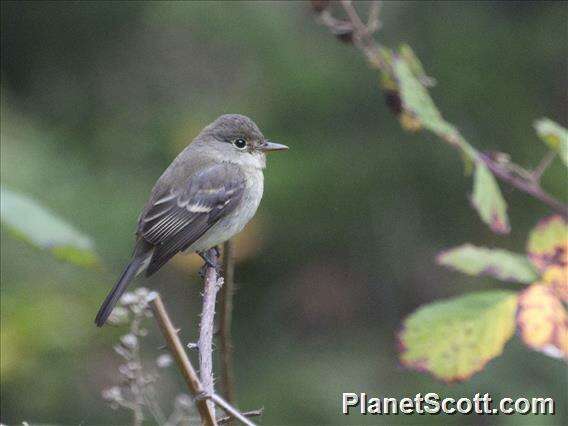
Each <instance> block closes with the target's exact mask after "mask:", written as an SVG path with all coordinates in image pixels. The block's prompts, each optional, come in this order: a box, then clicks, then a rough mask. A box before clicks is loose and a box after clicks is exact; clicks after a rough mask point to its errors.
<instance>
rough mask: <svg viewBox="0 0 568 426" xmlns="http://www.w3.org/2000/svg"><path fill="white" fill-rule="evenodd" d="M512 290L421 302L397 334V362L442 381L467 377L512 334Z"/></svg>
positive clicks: (500, 348) (485, 361) (513, 329)
mask: <svg viewBox="0 0 568 426" xmlns="http://www.w3.org/2000/svg"><path fill="white" fill-rule="evenodd" d="M516 307H517V296H516V293H515V292H512V291H487V292H481V293H473V294H469V295H466V296H462V297H457V298H454V299H449V300H446V301H441V302H436V303H432V304H430V305H427V306H424V307H422V308H420V309H418V310H417V311H416V312H414V313H413V314H412V315H410V316H409V317H408V318H407V319H406V320H405V322H404V325H403V328H402V330H401V331H400V333H399V341H400V359H401V362H402V364H403V365H404V366H405V367H407V368H411V369H414V370H418V371H423V372H429V373H431V374H432V375H433V376H434V377H436V378H438V379H441V380H444V381H446V382H452V381H460V380H466V379H468V378H469V377H471V376H472V375H473V374H475V373H477V372H479V371H481V370H482V369H483V368H484V367H485V365H486V364H487V363H488V362H489V361H490V360H491V359H493V358H495V357H496V356H498V355H500V354H501V353H502V352H503V348H504V346H505V344H506V343H507V341H508V340H509V339H510V338H511V337H512V336H513V334H514V332H515V311H516Z"/></svg>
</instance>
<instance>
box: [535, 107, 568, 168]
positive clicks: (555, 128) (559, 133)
mask: <svg viewBox="0 0 568 426" xmlns="http://www.w3.org/2000/svg"><path fill="white" fill-rule="evenodd" d="M534 127H535V129H536V132H537V133H538V135H539V136H540V138H541V139H542V140H543V141H544V142H545V143H546V144H547V145H548V146H549V147H550V149H552V150H554V151H555V152H557V153H558V155H559V156H560V158H561V159H562V161H563V162H564V164H565V165H566V166H567V167H568V130H566V129H565V128H564V127H562V126H560V125H559V124H558V123H555V122H554V121H552V120H549V119H548V118H542V119H540V120H537V121H536V122H535V124H534Z"/></svg>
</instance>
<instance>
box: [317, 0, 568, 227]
mask: <svg viewBox="0 0 568 426" xmlns="http://www.w3.org/2000/svg"><path fill="white" fill-rule="evenodd" d="M329 3H330V2H329V1H323V2H322V1H318V0H312V8H313V10H314V11H315V12H316V13H317V20H318V21H319V22H320V23H321V24H323V25H325V26H326V27H327V28H328V29H329V30H330V32H331V33H332V34H334V35H335V36H336V37H337V38H338V39H339V40H341V41H344V42H353V44H354V45H355V46H356V47H357V48H358V49H359V50H361V52H362V53H363V54H364V55H365V57H366V58H367V61H368V62H369V64H370V65H371V67H373V68H375V69H377V70H380V71H383V72H385V73H388V74H390V75H392V74H393V73H392V70H391V69H390V65H389V62H388V61H387V60H386V59H385V57H384V54H383V51H382V50H381V46H380V45H379V43H377V41H376V40H375V38H374V37H373V33H375V32H376V31H377V30H379V29H380V28H381V23H380V20H379V18H380V16H379V10H380V5H381V2H379V1H376V0H375V1H372V2H371V5H370V7H369V18H368V21H367V24H365V23H364V22H363V20H362V19H361V18H360V16H359V14H358V12H357V10H356V9H355V7H354V6H353V2H352V1H350V0H340V1H339V4H340V5H341V7H342V8H343V11H344V12H345V15H346V17H347V19H337V18H335V17H334V16H333V15H332V13H331V12H330V10H329V9H330V8H329ZM387 95H388V94H387ZM437 135H438V137H440V138H441V139H442V140H444V142H446V143H448V144H450V145H452V146H454V147H458V148H459V145H456V143H455V140H454V139H453V136H452V135H450V134H446V133H441V132H438V133H437ZM553 157H554V155H553V154H548V155H547V156H546V157H545V158H544V159H543V161H542V162H541V164H539V166H537V168H536V169H535V170H534V171H533V172H532V173H531V172H528V171H526V170H525V169H523V168H522V167H520V166H518V165H516V164H514V163H507V164H503V163H501V162H499V161H495V160H494V159H493V158H491V156H488V155H484V154H480V153H477V159H478V160H479V161H483V162H484V163H485V164H486V165H487V167H488V168H489V169H490V170H491V171H492V172H493V174H494V175H495V176H496V177H497V178H499V179H500V180H501V181H503V182H505V183H507V184H509V185H511V186H512V187H514V188H516V189H518V190H520V191H522V192H525V193H526V194H529V195H531V196H532V197H534V198H536V199H537V200H539V201H541V202H543V203H544V204H546V205H548V206H549V207H550V208H552V209H553V210H555V211H556V212H558V213H559V214H561V215H562V216H563V217H564V218H567V219H568V206H567V205H565V204H563V203H562V202H560V201H559V200H557V199H555V198H554V197H552V196H551V195H550V194H548V193H546V192H545V191H544V190H543V189H542V187H541V185H540V178H541V176H542V174H543V173H544V171H545V170H546V168H547V167H548V166H549V165H550V163H551V161H552V159H553ZM514 170H520V171H521V172H522V173H520V174H519V173H515V172H513V171H514Z"/></svg>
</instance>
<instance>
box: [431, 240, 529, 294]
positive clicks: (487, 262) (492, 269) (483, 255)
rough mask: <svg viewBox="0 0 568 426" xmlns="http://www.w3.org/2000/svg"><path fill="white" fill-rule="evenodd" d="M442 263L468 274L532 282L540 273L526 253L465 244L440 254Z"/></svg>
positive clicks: (439, 259) (440, 262)
mask: <svg viewBox="0 0 568 426" xmlns="http://www.w3.org/2000/svg"><path fill="white" fill-rule="evenodd" d="M437 261H438V263H439V264H440V265H443V266H447V267H449V268H452V269H455V270H457V271H460V272H463V273H464V274H468V275H489V276H491V277H495V278H497V279H499V280H502V281H514V282H520V283H526V284H530V283H532V282H534V281H535V280H536V279H538V274H537V273H536V272H535V270H534V269H533V267H532V264H531V262H530V261H529V259H527V257H526V256H525V255H522V254H517V253H511V252H510V251H507V250H500V249H488V248H485V247H476V246H474V245H471V244H464V245H462V246H459V247H455V248H453V249H450V250H445V251H443V252H441V253H440V254H439V255H438V258H437Z"/></svg>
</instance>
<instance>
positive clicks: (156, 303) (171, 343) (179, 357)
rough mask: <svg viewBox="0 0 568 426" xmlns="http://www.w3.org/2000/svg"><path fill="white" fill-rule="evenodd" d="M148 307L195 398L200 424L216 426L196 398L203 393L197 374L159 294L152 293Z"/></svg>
mask: <svg viewBox="0 0 568 426" xmlns="http://www.w3.org/2000/svg"><path fill="white" fill-rule="evenodd" d="M150 306H151V307H152V311H153V313H154V318H156V321H157V322H158V325H159V326H160V329H161V330H162V334H163V335H164V338H165V339H166V342H167V344H168V347H169V349H170V352H171V353H172V355H173V356H174V358H175V360H176V362H177V364H178V367H179V369H180V370H181V374H182V376H183V377H184V379H185V381H186V383H187V386H188V387H189V391H190V393H191V395H192V396H193V397H194V398H195V401H196V402H195V403H196V405H197V410H198V411H199V415H200V416H201V421H202V424H203V425H205V426H217V421H216V420H215V415H214V414H213V411H212V410H211V409H210V407H209V404H208V403H207V401H206V400H204V399H199V398H198V396H199V395H202V394H203V393H204V392H205V391H204V389H203V386H202V384H201V382H200V381H199V378H198V377H197V373H196V372H195V369H194V368H193V365H191V362H190V360H189V357H188V356H187V353H186V352H185V350H184V348H183V345H182V343H181V341H180V339H179V337H178V335H177V331H176V329H175V327H174V326H173V324H172V321H171V320H170V317H169V316H168V313H167V311H166V308H165V306H164V303H163V302H162V299H161V297H160V295H159V294H157V293H153V294H152V297H151V299H150Z"/></svg>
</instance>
